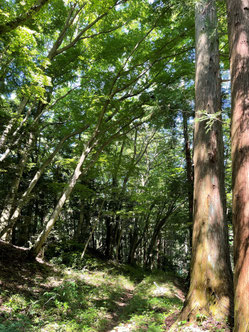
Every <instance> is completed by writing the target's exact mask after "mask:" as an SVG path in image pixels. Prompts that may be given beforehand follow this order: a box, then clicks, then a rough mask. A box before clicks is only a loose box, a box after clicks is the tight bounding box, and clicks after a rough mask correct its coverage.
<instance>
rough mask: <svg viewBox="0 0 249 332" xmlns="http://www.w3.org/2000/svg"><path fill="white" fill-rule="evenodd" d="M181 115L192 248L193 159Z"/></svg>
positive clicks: (184, 118)
mask: <svg viewBox="0 0 249 332" xmlns="http://www.w3.org/2000/svg"><path fill="white" fill-rule="evenodd" d="M182 116H183V136H184V145H185V159H186V172H187V184H188V206H189V235H190V243H189V244H190V250H191V249H192V235H193V224H192V223H193V189H194V182H193V181H194V176H193V166H192V165H193V161H192V157H191V148H190V141H189V134H188V118H187V115H186V113H185V112H183V114H182Z"/></svg>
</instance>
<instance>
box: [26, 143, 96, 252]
mask: <svg viewBox="0 0 249 332" xmlns="http://www.w3.org/2000/svg"><path fill="white" fill-rule="evenodd" d="M90 145H91V144H90ZM91 146H92V145H91ZM90 152H91V147H90V146H89V145H88V146H87V147H86V148H85V149H84V151H83V153H82V154H81V157H80V159H79V162H78V164H77V167H76V168H75V171H74V173H73V176H72V177H71V179H70V181H69V183H68V185H67V186H66V188H65V189H64V190H63V193H62V195H61V197H60V199H59V201H58V203H57V205H56V207H55V209H54V212H53V214H52V216H51V218H50V219H49V221H48V222H47V224H46V226H45V228H44V229H43V231H42V232H41V234H40V235H39V236H38V238H37V240H36V242H35V243H34V245H33V247H32V248H31V249H30V256H31V257H32V256H33V257H36V256H37V255H38V254H39V252H40V250H41V248H42V246H43V244H44V243H45V241H46V239H47V237H48V235H49V233H50V231H51V229H52V228H53V226H54V224H55V222H56V220H57V218H58V216H59V214H60V212H61V210H62V208H63V205H64V204H65V202H66V200H67V199H68V198H69V196H70V194H71V192H72V190H73V188H74V186H75V184H76V182H77V180H78V178H79V177H80V175H81V174H82V170H81V168H82V165H83V163H84V161H85V159H86V158H87V156H88V154H89V153H90Z"/></svg>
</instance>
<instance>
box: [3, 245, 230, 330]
mask: <svg viewBox="0 0 249 332" xmlns="http://www.w3.org/2000/svg"><path fill="white" fill-rule="evenodd" d="M70 255H71V256H70V257H71V258H73V259H72V261H75V257H76V256H77V255H76V254H74V253H71V254H70ZM77 257H78V256H77ZM0 287H1V292H0V332H2V331H4V332H14V331H15V332H18V331H25V332H26V331H27V332H28V331H42V332H45V331H48V332H53V331H61V332H62V331H92V332H94V331H99V332H126V331H138V332H139V331H141V332H142V331H150V332H160V331H168V330H169V328H170V326H171V324H172V323H173V322H174V321H175V319H176V318H177V314H178V313H179V311H180V310H181V308H182V305H183V301H184V283H183V282H182V280H181V279H179V278H178V277H176V276H174V275H173V274H170V273H169V274H167V273H165V272H157V273H148V272H146V271H144V270H142V269H140V268H138V267H136V268H134V267H131V266H128V265H120V264H117V263H114V262H108V261H104V260H100V259H99V258H96V257H95V258H94V257H90V256H87V257H86V258H85V259H84V261H83V265H81V266H80V268H79V266H77V267H75V266H74V267H68V266H65V265H63V264H62V263H60V264H52V263H46V262H44V261H42V260H40V259H37V260H36V261H34V262H30V261H28V260H27V259H26V251H25V250H24V249H23V250H21V249H20V248H16V247H14V246H10V245H8V244H5V243H4V242H2V241H0ZM179 331H193V332H194V331H195V332H197V331H216V332H219V331H229V330H228V329H226V328H225V327H222V325H214V324H211V325H209V326H207V325H205V324H204V323H203V322H200V323H199V324H198V325H195V326H192V327H191V328H190V327H180V326H179Z"/></svg>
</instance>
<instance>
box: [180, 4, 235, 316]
mask: <svg viewBox="0 0 249 332" xmlns="http://www.w3.org/2000/svg"><path fill="white" fill-rule="evenodd" d="M218 53H219V49H218V37H217V17H216V7H215V1H214V0H199V1H198V2H197V3H196V78H195V89H196V90H195V93H196V105H195V112H196V119H197V121H196V123H195V134H194V167H195V176H194V225H193V242H192V261H191V280H190V288H189V292H188V295H187V298H186V302H185V306H184V309H183V311H182V313H181V315H180V320H187V321H191V320H194V319H195V318H196V314H199V313H202V314H205V315H206V316H212V317H214V318H215V319H222V320H223V319H226V318H227V317H228V316H229V314H230V310H231V302H232V273H231V268H230V259H229V250H228V231H227V224H226V221H225V190H224V161H223V159H224V156H223V155H224V152H223V141H222V126H221V121H220V119H217V120H216V121H215V122H214V123H213V124H212V126H211V128H209V129H208V130H207V128H206V125H207V122H206V121H198V118H199V117H200V116H201V115H202V111H205V112H206V113H207V114H214V113H216V112H218V111H219V110H220V77H219V56H218Z"/></svg>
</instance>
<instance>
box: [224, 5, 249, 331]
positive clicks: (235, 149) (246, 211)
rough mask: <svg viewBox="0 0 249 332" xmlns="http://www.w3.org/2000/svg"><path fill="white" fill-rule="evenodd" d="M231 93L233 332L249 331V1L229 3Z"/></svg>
mask: <svg viewBox="0 0 249 332" xmlns="http://www.w3.org/2000/svg"><path fill="white" fill-rule="evenodd" d="M227 7H228V28H229V45H230V67H231V68H230V69H231V89H232V128H231V139H232V167H233V226H234V261H235V271H234V292H235V297H234V331H235V332H237V331H239V332H246V331H247V332H248V331H249V1H248V0H237V1H235V0H227Z"/></svg>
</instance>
